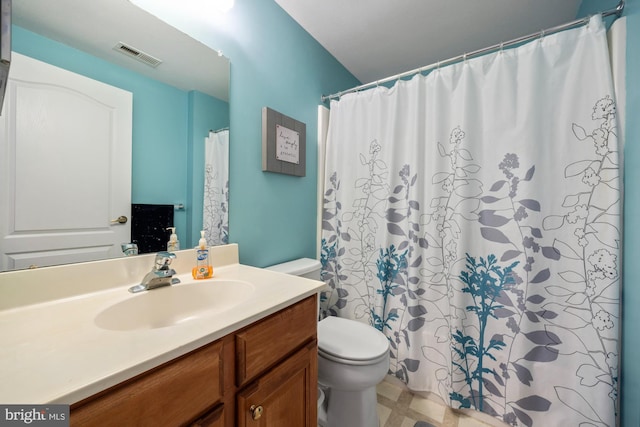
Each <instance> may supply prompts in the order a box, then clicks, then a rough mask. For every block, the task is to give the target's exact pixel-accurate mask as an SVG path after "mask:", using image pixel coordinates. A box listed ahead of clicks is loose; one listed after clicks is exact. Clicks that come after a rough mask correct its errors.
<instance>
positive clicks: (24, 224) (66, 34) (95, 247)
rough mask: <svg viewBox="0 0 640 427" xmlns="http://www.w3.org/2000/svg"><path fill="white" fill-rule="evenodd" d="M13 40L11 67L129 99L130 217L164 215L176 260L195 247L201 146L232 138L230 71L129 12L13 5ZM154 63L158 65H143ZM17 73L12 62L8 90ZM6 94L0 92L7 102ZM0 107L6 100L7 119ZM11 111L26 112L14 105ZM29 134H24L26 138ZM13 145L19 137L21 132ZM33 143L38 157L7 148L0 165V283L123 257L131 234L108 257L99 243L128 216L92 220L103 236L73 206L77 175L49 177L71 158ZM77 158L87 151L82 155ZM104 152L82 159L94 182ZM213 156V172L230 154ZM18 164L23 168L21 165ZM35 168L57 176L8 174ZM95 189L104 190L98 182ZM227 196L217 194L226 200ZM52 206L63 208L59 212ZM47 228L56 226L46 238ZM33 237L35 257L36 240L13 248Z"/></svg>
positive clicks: (76, 1) (110, 0) (23, 0)
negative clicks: (26, 271)
mask: <svg viewBox="0 0 640 427" xmlns="http://www.w3.org/2000/svg"><path fill="white" fill-rule="evenodd" d="M12 28H13V34H12V38H13V43H12V44H13V50H14V52H17V53H18V54H19V55H25V56H28V57H32V58H35V59H37V60H39V61H42V62H45V63H47V64H51V65H53V66H56V67H59V68H64V69H67V70H70V71H72V72H73V73H77V74H80V75H83V76H86V77H89V78H90V79H94V80H98V81H101V82H104V83H106V84H108V85H110V86H115V87H117V88H120V89H123V90H125V91H127V92H131V93H132V110H131V111H132V112H131V117H132V118H131V145H130V153H129V155H130V157H131V159H130V170H126V168H123V169H122V170H121V174H120V175H121V176H127V177H128V176H130V182H129V188H130V200H129V204H128V207H129V209H130V208H131V206H132V204H133V206H138V205H140V206H150V207H151V208H153V207H155V206H162V207H164V208H165V209H166V208H168V207H171V209H172V213H173V225H174V226H175V227H176V228H177V231H178V236H179V239H180V244H181V248H183V249H185V248H188V247H193V246H194V245H195V244H197V241H198V239H199V237H200V229H201V228H203V213H202V212H203V208H205V209H207V206H206V203H203V194H204V191H205V186H206V185H207V183H206V179H205V169H206V168H205V155H206V154H207V153H205V140H206V139H209V140H211V139H214V138H213V136H214V135H218V133H221V134H224V133H225V132H226V134H227V136H228V127H229V113H228V100H229V61H228V59H227V58H225V57H224V56H222V55H221V54H220V53H219V52H218V51H216V50H215V49H212V48H211V47H208V46H206V45H204V44H202V43H201V42H199V41H197V40H194V39H192V38H191V37H189V36H188V35H186V34H184V33H183V32H181V31H179V30H177V29H175V28H173V27H171V26H170V25H168V24H166V23H165V22H164V21H161V20H160V19H158V18H156V17H155V16H153V15H151V14H149V13H147V12H145V11H143V10H141V9H139V8H138V7H137V6H135V5H133V4H132V3H130V2H129V1H128V0H91V1H86V0H13V27H12ZM156 61H159V63H156V64H155V65H154V64H151V65H150V63H154V62H156ZM13 65H14V64H13V61H12V68H11V71H10V79H11V73H12V72H13ZM27 68H28V67H27ZM10 82H11V80H10ZM31 86H34V85H33V84H32V85H31ZM28 89H29V90H30V89H31V87H29V88H28ZM10 90H11V87H8V92H9V91H10ZM13 91H14V96H15V93H16V92H19V93H24V92H28V91H27V90H24V89H23V88H20V87H18V89H16V88H15V87H14V89H13ZM8 97H9V93H8V95H7V98H5V107H6V106H7V99H8ZM27 98H28V96H27ZM18 99H20V100H21V102H22V104H23V105H24V104H25V102H24V100H23V99H22V98H18ZM29 99H31V98H29ZM54 113H55V114H54ZM56 114H57V115H58V116H56ZM60 114H62V113H61V112H59V111H55V112H53V111H44V112H43V114H42V115H41V117H39V118H38V120H40V118H41V119H42V122H45V121H46V120H47V119H48V120H49V122H55V120H56V117H58V118H59V117H60V116H59V115H60ZM10 115H11V112H10V111H9V112H7V111H6V110H5V109H3V112H2V117H0V119H6V117H8V116H10ZM82 116H83V114H77V113H76V117H75V118H74V120H75V122H76V126H75V127H82V125H83V123H85V117H82ZM6 120H10V119H6ZM3 123H4V122H3ZM12 126H13V125H9V124H7V123H4V124H3V127H2V135H0V138H3V141H2V142H3V144H4V143H5V142H6V141H7V140H12V139H13V138H14V137H15V135H16V130H15V129H14V127H12ZM36 128H37V126H30V127H29V130H32V129H36ZM218 131H220V132H218ZM18 133H19V134H20V135H22V134H25V132H24V131H23V132H22V133H20V132H18ZM29 133H32V132H29ZM50 133H55V132H50ZM103 133H105V132H102V133H101V132H99V131H97V130H96V131H95V134H94V135H93V136H91V137H89V138H87V139H88V140H90V141H91V142H92V143H93V141H94V140H98V139H100V138H101V137H103V136H104V135H103ZM107 133H108V132H107ZM35 134H36V137H35V138H33V139H35V142H33V144H36V145H35V146H29V145H28V144H23V145H21V146H20V147H12V148H11V147H10V148H9V149H7V148H6V147H4V148H3V152H2V155H3V156H4V157H5V158H6V159H7V160H5V164H0V166H2V167H3V168H4V169H6V170H5V171H4V172H3V174H4V175H3V176H2V179H1V180H0V181H5V183H6V182H9V184H10V185H9V184H7V185H5V184H2V182H0V186H1V187H2V189H0V197H4V198H5V199H4V200H6V201H7V202H6V205H5V209H3V210H2V212H0V222H1V223H2V224H1V225H0V228H1V229H0V232H1V233H0V249H1V250H0V252H2V253H1V254H0V256H1V257H2V259H1V260H0V271H6V270H12V269H21V268H28V267H30V266H32V265H36V266H38V267H41V266H47V265H57V264H64V263H70V262H82V261H90V260H96V259H104V258H110V257H116V256H122V255H123V254H122V249H121V245H120V244H121V243H127V242H130V238H129V236H130V234H129V235H128V237H127V238H121V239H120V241H118V242H117V245H113V244H112V245H111V246H110V247H109V245H108V244H107V243H105V242H104V241H103V240H105V239H106V237H105V236H106V235H108V234H113V232H114V230H120V229H121V228H125V227H130V226H131V223H132V221H131V220H129V219H130V218H131V212H130V211H127V212H121V211H111V212H108V213H104V214H99V215H98V216H99V217H100V215H102V216H101V217H100V218H99V221H97V222H100V223H99V224H98V223H97V222H96V221H92V220H91V219H90V218H92V215H93V213H92V212H90V211H91V209H90V208H91V206H88V205H92V204H91V203H84V202H82V201H81V200H77V197H76V199H73V198H72V197H73V196H74V195H76V196H77V194H80V193H81V191H83V188H82V187H83V185H84V186H85V187H86V186H87V182H88V180H87V179H83V176H77V175H75V176H59V174H58V173H57V172H56V170H58V171H62V173H61V174H62V175H64V174H66V173H68V172H67V170H70V169H71V165H72V164H73V163H74V162H75V160H74V157H75V154H73V155H68V156H63V157H61V158H56V155H58V154H59V151H60V150H57V149H56V148H57V145H56V144H50V143H49V144H47V143H48V142H49V141H50V140H53V136H51V138H49V134H46V135H44V136H43V135H42V134H40V135H39V136H38V134H37V132H36V133H35ZM227 141H228V139H227ZM207 143H208V142H207ZM227 143H228V142H227ZM37 144H40V145H37ZM5 145H6V144H5ZM9 145H10V144H9ZM47 147H52V148H47ZM85 148H86V147H85V146H84V145H83V146H82V149H83V150H84V149H85ZM7 150H8V151H7ZM27 150H30V151H27ZM109 150H111V149H108V150H107V151H105V152H104V153H103V152H101V151H99V150H98V151H93V152H92V151H91V150H90V149H87V151H88V154H89V155H91V154H92V153H93V160H92V161H91V165H90V166H88V167H87V174H89V173H93V174H95V171H96V170H101V168H103V166H104V165H108V164H110V163H112V161H113V158H114V156H113V153H112V152H111V151H109ZM21 151H22V152H23V153H22V157H20V152H21ZM75 151H76V152H77V151H82V150H75ZM214 151H216V154H215V155H216V156H217V159H218V161H219V160H220V158H221V156H226V155H227V154H226V153H228V151H227V152H225V151H224V150H223V151H220V150H218V149H217V150H214ZM7 153H8V154H9V155H6V154H7ZM78 155H79V154H78ZM209 155H210V154H209ZM25 156H26V157H28V158H29V159H28V160H29V161H25V160H24V157H25ZM38 156H39V157H41V158H42V159H44V160H43V161H44V162H45V163H47V167H49V166H50V165H54V166H55V165H56V164H57V168H56V167H53V168H52V169H51V170H50V171H49V170H47V171H46V172H44V171H43V170H42V169H37V170H36V171H30V173H29V174H27V173H26V172H24V171H23V172H16V170H17V169H19V168H23V167H22V166H19V165H16V164H17V163H18V162H19V161H22V162H24V163H25V164H27V163H28V164H31V163H35V160H36V159H37V158H38ZM110 156H111V157H110ZM120 157H127V155H126V154H125V155H123V156H118V158H120ZM20 159H22V160H20ZM223 160H224V161H222V162H220V161H219V165H218V166H216V167H219V168H221V169H224V168H225V167H226V169H227V170H228V158H226V157H225V158H224V159H223ZM56 162H57V163H56ZM220 163H224V164H226V166H225V165H224V164H220ZM105 168H106V166H105ZM21 170H22V169H21ZM112 173H113V172H112ZM21 174H22V175H21ZM25 177H27V178H28V180H40V183H39V185H38V187H37V188H36V189H35V190H33V192H32V193H30V194H26V195H25V194H22V193H20V191H21V188H22V187H21V185H18V184H20V182H21V181H20V180H22V181H25V180H27V179H26V178H25ZM94 178H95V179H97V181H105V182H106V178H105V179H104V180H102V179H101V177H100V176H98V177H94ZM207 179H209V178H207ZM109 185H110V184H105V187H109ZM227 185H228V183H227ZM48 186H50V187H51V188H52V190H51V191H49V190H48V188H49V187H48ZM59 187H62V188H65V189H67V191H66V192H65V193H64V195H63V196H59V197H52V196H51V195H50V194H49V193H51V192H52V191H53V188H59ZM226 188H228V187H226ZM226 188H223V189H221V190H219V189H216V190H214V192H217V193H219V192H225V191H226ZM85 190H86V189H85ZM89 192H91V189H89ZM112 193H113V191H112ZM67 196H68V197H69V199H67ZM60 197H62V198H64V202H63V203H61V204H58V203H60V201H59V199H60ZM114 197H115V196H113V195H110V196H109V197H106V199H109V202H110V201H111V200H110V199H111V198H114ZM25 199H27V200H32V201H33V200H35V202H33V203H32V204H31V206H29V207H27V208H25V207H24V206H22V205H20V206H21V207H18V204H19V202H20V201H24V200H25ZM2 203H5V202H4V201H2ZM101 203H102V202H100V203H98V204H101ZM105 205H107V202H105ZM208 209H210V210H213V211H216V212H217V211H220V210H224V211H225V212H228V206H223V207H220V206H209V207H208ZM85 213H86V214H85ZM72 214H73V215H72ZM121 216H126V217H127V219H128V221H127V222H126V223H125V224H124V226H123V224H121V223H120V222H118V219H119V218H120V217H121ZM72 218H75V219H73V220H72ZM51 223H54V225H55V226H54V227H50V226H49V224H51ZM34 224H35V226H34ZM40 225H42V226H40ZM54 229H55V230H54ZM226 232H228V229H226ZM29 233H31V234H33V235H34V236H35V237H36V238H39V239H40V241H44V243H43V244H42V246H37V245H36V244H35V243H33V242H35V240H28V239H26V240H22V241H20V239H19V238H21V237H25V236H26V235H28V234H29ZM162 234H163V237H162V239H163V240H168V237H169V234H170V233H169V232H168V231H166V230H162ZM88 236H92V237H88ZM30 237H32V236H30ZM69 237H71V239H70V243H69V244H68V246H67V247H60V246H59V245H58V243H59V241H60V238H69ZM213 240H215V241H212V242H210V243H216V241H218V242H220V240H219V238H215V239H213ZM34 248H35V249H34ZM7 253H9V255H7Z"/></svg>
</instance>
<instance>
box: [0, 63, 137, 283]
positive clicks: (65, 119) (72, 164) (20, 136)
mask: <svg viewBox="0 0 640 427" xmlns="http://www.w3.org/2000/svg"><path fill="white" fill-rule="evenodd" d="M4 102H5V104H4V108H3V110H2V116H0V271H2V270H10V269H19V268H27V267H30V266H48V265H57V264H64V263H69V262H80V261H91V260H96V259H103V258H107V257H114V256H120V255H121V254H122V252H121V248H120V244H121V243H123V242H129V241H130V240H131V231H130V222H129V221H128V219H129V218H130V217H131V120H132V94H131V93H130V92H127V91H124V90H122V89H118V88H116V87H113V86H109V85H107V84H104V83H101V82H98V81H95V80H92V79H89V78H87V77H84V76H81V75H78V74H75V73H72V72H69V71H67V70H63V69H61V68H58V67H54V66H52V65H49V64H46V63H44V62H41V61H37V60H35V59H32V58H29V57H27V56H24V55H20V54H17V53H12V61H11V70H10V73H9V80H8V86H7V92H6V96H5V101H4ZM121 216H124V217H126V218H127V222H126V223H124V224H121V223H119V222H113V220H115V219H117V218H119V217H121Z"/></svg>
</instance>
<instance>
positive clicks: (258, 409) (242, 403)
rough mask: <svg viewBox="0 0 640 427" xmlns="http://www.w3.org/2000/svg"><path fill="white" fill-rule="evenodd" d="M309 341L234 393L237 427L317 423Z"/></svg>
mask: <svg viewBox="0 0 640 427" xmlns="http://www.w3.org/2000/svg"><path fill="white" fill-rule="evenodd" d="M317 369H318V361H317V345H316V342H315V341H313V342H312V343H310V344H309V345H307V346H306V347H304V348H302V349H301V350H299V351H298V352H297V353H295V354H294V355H293V356H291V357H290V358H289V359H286V360H285V361H284V362H282V363H281V364H279V365H278V366H276V367H275V368H274V369H272V370H271V371H269V372H267V373H265V374H264V375H263V376H262V377H260V378H259V379H258V380H256V381H255V382H254V383H252V384H250V385H249V386H248V387H247V388H246V389H244V390H243V391H241V392H240V393H238V395H237V406H238V427H267V426H269V427H279V426H296V427H315V426H317V422H318V421H317V392H318V390H317Z"/></svg>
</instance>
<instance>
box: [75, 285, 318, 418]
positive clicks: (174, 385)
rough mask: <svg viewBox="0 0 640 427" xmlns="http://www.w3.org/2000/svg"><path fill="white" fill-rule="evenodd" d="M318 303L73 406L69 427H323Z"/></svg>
mask: <svg viewBox="0 0 640 427" xmlns="http://www.w3.org/2000/svg"><path fill="white" fill-rule="evenodd" d="M316 298H317V296H316V295H313V296H311V297H308V298H306V299H304V300H302V301H300V302H298V303H296V304H293V305H291V306H289V307H286V308H284V309H282V310H280V311H278V312H276V313H274V314H272V315H270V316H268V317H266V318H264V319H261V320H259V321H257V322H255V323H253V324H251V325H249V326H247V327H245V328H243V329H241V330H239V331H236V332H235V333H232V334H230V335H227V336H225V337H223V338H221V339H219V340H217V341H215V342H213V343H210V344H207V345H205V346H203V347H201V348H199V349H197V350H194V351H192V352H190V353H188V354H186V355H184V356H182V357H179V358H177V359H175V360H172V361H170V362H167V363H165V364H163V365H161V366H159V367H157V368H155V369H152V370H150V371H149V372H145V373H143V374H141V375H138V376H137V377H134V378H132V379H130V380H128V381H125V382H123V383H121V384H118V385H116V386H114V387H111V388H110V389H107V390H105V391H103V392H101V393H98V394H96V395H94V396H91V397H89V398H87V399H85V400H83V401H81V402H78V403H76V404H74V405H72V406H71V417H70V424H71V426H83V427H84V426H100V427H103V426H118V427H119V426H124V425H136V426H154V427H156V426H180V425H191V426H199V427H205V426H206V427H233V426H241V427H244V426H246V427H249V426H252V427H253V426H255V427H265V426H274V427H276V426H296V427H305V426H308V427H312V426H313V427H315V426H316V425H317V406H316V400H317V340H316V326H317V320H316V318H317V317H316V316H317V313H316V310H317V305H316V304H317V303H316Z"/></svg>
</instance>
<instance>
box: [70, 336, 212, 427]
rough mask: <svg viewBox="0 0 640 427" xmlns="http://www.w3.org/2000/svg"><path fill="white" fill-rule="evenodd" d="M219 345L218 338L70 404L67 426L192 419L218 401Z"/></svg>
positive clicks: (150, 423)
mask: <svg viewBox="0 0 640 427" xmlns="http://www.w3.org/2000/svg"><path fill="white" fill-rule="evenodd" d="M222 349H223V342H222V341H216V342H215V343H213V344H209V345H207V346H205V347H203V348H200V349H198V350H195V351H193V352H191V353H189V354H187V355H185V356H183V357H181V358H179V359H177V360H175V361H171V362H169V363H166V364H164V365H162V366H160V367H158V368H156V369H154V370H152V371H150V372H147V373H144V374H142V375H140V376H138V377H136V378H133V379H132V380H130V381H127V382H126V383H123V384H120V385H117V386H115V387H113V388H111V389H108V390H106V391H105V392H104V393H101V394H100V395H98V397H97V398H95V399H94V398H90V399H89V400H86V401H84V402H80V403H79V404H77V406H75V405H74V407H73V408H72V409H71V417H70V418H71V419H70V421H71V425H72V426H83V427H84V426H94V425H95V426H100V427H103V426H124V425H137V426H159V425H175V426H177V425H183V424H185V423H187V422H189V421H191V420H193V419H194V416H196V415H197V414H202V413H204V412H205V411H206V410H207V409H209V408H211V407H213V406H214V405H215V404H217V403H219V402H221V401H222V395H223V390H224V388H223V363H222ZM172 403H173V404H172Z"/></svg>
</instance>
